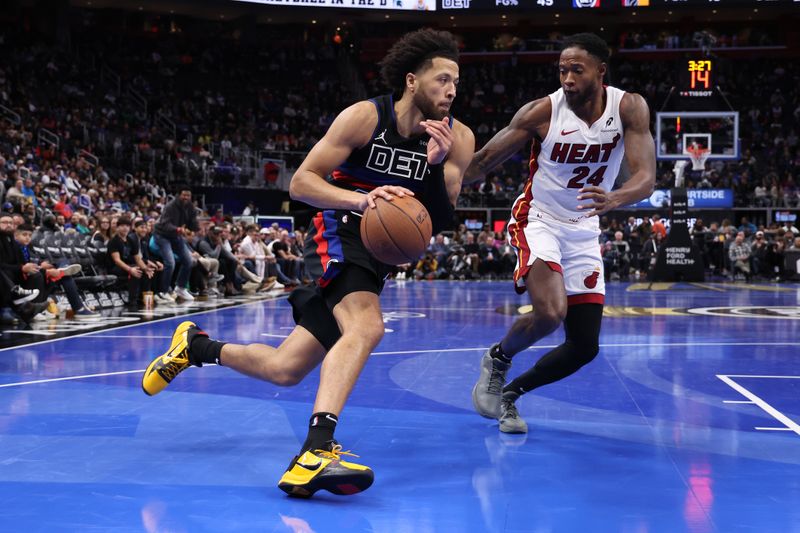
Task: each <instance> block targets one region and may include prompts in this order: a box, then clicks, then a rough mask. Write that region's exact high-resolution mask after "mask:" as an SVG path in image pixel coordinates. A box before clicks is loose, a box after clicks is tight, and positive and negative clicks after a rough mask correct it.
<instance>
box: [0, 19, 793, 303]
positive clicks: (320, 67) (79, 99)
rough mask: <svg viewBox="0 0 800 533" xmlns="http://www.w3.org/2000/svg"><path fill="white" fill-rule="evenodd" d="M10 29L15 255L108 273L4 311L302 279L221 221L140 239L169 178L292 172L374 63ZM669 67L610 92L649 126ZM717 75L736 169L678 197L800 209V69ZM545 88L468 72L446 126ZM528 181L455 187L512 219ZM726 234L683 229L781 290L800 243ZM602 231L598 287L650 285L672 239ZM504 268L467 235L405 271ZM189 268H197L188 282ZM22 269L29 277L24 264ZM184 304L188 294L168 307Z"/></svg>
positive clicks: (786, 65) (481, 131) (1, 80)
mask: <svg viewBox="0 0 800 533" xmlns="http://www.w3.org/2000/svg"><path fill="white" fill-rule="evenodd" d="M2 33H3V38H2V39H0V52H2V53H3V56H4V58H5V59H6V61H4V64H3V65H2V67H0V105H2V108H0V109H1V110H2V117H3V118H2V119H0V205H2V211H3V212H6V213H9V214H14V215H16V216H15V217H13V219H12V222H13V228H12V229H11V230H10V231H11V233H10V235H13V234H14V232H16V231H17V230H19V232H20V235H19V239H16V237H15V240H17V241H18V242H22V243H24V241H25V240H26V239H28V238H29V237H30V239H31V242H32V243H33V244H34V245H35V244H36V243H37V242H40V239H41V238H44V237H46V236H47V234H60V235H64V236H69V235H78V236H81V238H82V239H84V240H87V239H88V240H96V239H95V237H98V236H102V238H99V239H97V240H99V241H102V246H105V247H106V249H108V245H109V242H110V241H114V245H113V246H112V247H111V248H112V249H113V252H112V253H111V254H108V253H107V252H106V255H107V256H108V257H107V260H105V263H104V264H102V265H100V264H93V265H91V266H92V267H93V268H96V269H97V272H93V273H87V272H84V271H75V268H74V264H73V263H69V262H64V261H65V260H66V259H69V258H62V259H63V260H64V261H62V263H61V264H52V263H51V262H49V261H48V259H47V258H42V257H40V258H39V263H38V267H39V268H37V269H36V270H37V271H39V270H41V271H42V272H43V273H42V279H43V280H44V281H43V284H42V283H40V282H36V283H35V284H32V283H28V285H30V287H29V288H25V287H23V285H24V284H21V283H19V282H18V280H13V279H12V280H10V281H9V280H3V283H4V284H8V286H7V289H8V291H9V292H7V293H6V294H11V292H10V291H12V290H13V291H17V292H15V293H14V294H15V295H16V296H15V297H14V300H15V301H16V300H20V299H24V298H27V297H29V296H30V295H31V294H32V292H31V293H26V294H23V293H22V292H19V291H23V290H28V291H36V292H37V294H36V296H34V297H33V298H31V299H29V300H27V301H25V302H20V303H19V304H14V305H22V304H30V305H28V306H27V307H26V309H27V310H28V311H31V309H33V310H39V311H41V309H40V307H41V306H40V305H39V306H35V307H33V308H31V306H32V305H34V304H42V303H46V302H47V301H48V296H47V293H48V292H51V291H52V290H54V289H55V290H58V291H63V292H64V293H65V294H66V296H68V297H69V298H68V299H69V300H70V302H69V303H70V304H71V308H72V311H74V312H75V313H76V314H80V313H85V314H87V316H89V315H91V314H92V308H93V307H97V306H95V305H86V302H85V301H83V300H78V299H76V298H75V291H74V290H73V288H72V287H71V282H69V281H62V280H63V279H65V278H66V279H67V280H69V279H71V278H76V279H80V278H81V277H89V275H90V274H99V275H103V276H115V277H117V278H120V279H126V278H135V279H137V280H140V281H139V282H137V283H132V282H131V283H128V282H126V283H127V285H129V286H128V289H130V290H129V291H127V292H126V291H123V292H126V294H127V295H128V303H129V304H131V305H139V304H140V303H143V302H142V301H140V299H139V296H140V294H141V293H142V292H150V291H151V290H152V292H154V294H155V296H154V299H155V300H156V302H157V303H162V304H170V303H171V301H170V300H175V299H176V297H178V299H188V298H187V296H189V297H191V296H192V294H193V293H194V294H210V295H213V294H215V293H217V292H220V293H223V294H236V293H238V292H239V291H242V290H248V291H251V292H252V291H253V290H270V289H272V288H274V287H278V286H280V285H284V286H286V285H288V286H291V285H293V284H296V283H299V282H301V281H304V279H303V278H304V277H305V272H304V269H303V265H302V259H301V257H302V254H301V253H300V250H299V247H298V242H301V240H300V241H298V240H297V239H302V231H299V232H295V233H292V234H290V233H288V232H287V234H286V235H281V234H280V233H278V232H277V230H274V229H267V230H266V231H265V232H263V233H262V231H263V230H260V229H259V228H257V227H255V228H254V227H250V228H248V227H246V226H244V225H241V224H234V223H233V221H232V220H231V219H228V220H222V219H215V220H214V221H213V222H209V223H202V224H198V225H197V227H195V228H189V227H187V228H186V233H184V234H183V235H181V240H182V242H184V244H185V246H186V248H185V249H184V248H183V247H181V245H177V244H175V243H174V242H172V241H170V242H169V243H168V245H165V244H164V241H163V240H162V241H161V244H159V243H158V242H156V243H155V245H153V246H150V241H151V240H155V241H158V239H156V238H155V237H157V236H153V235H151V234H152V233H153V232H154V231H155V226H156V221H158V220H159V218H160V217H162V216H163V213H164V211H165V208H166V206H167V205H168V204H169V203H170V202H173V201H175V199H174V197H173V196H171V195H168V194H167V192H168V189H171V188H172V187H171V183H174V182H177V181H180V182H183V183H199V182H201V181H202V179H203V178H204V177H207V176H208V175H209V173H210V174H211V175H212V176H213V177H214V181H216V182H218V183H225V184H227V183H233V184H244V183H246V180H244V179H239V178H240V176H239V173H240V172H241V170H242V164H243V161H244V159H243V157H242V155H243V154H249V155H248V157H250V158H251V159H253V158H255V159H259V161H258V162H257V163H253V165H252V167H253V168H256V167H257V166H258V165H260V164H261V162H260V158H261V157H263V156H265V154H266V155H270V154H272V155H274V156H275V157H277V158H282V159H284V160H287V163H288V164H289V165H288V166H289V167H292V166H294V165H296V164H297V162H298V161H299V160H300V159H301V158H302V156H303V154H304V153H305V151H307V150H308V149H309V148H310V147H311V146H312V145H313V144H314V143H315V142H316V141H317V139H319V138H320V137H321V136H322V135H323V134H324V132H325V131H326V129H327V127H328V126H329V125H330V123H331V121H332V119H333V117H334V116H335V114H336V113H337V112H338V111H340V110H341V109H342V108H344V107H345V106H346V105H347V104H349V103H350V102H352V101H354V100H355V99H357V98H358V96H357V95H359V94H362V93H363V94H378V93H381V92H384V91H385V89H384V88H382V87H381V85H380V82H379V79H378V76H377V74H376V72H377V71H376V68H375V65H372V64H364V65H361V68H362V76H361V79H360V80H358V79H355V80H354V79H348V80H344V79H343V77H344V76H346V75H347V74H348V73H350V74H352V73H353V71H352V70H349V69H351V68H352V67H353V62H354V60H355V59H354V58H355V57H357V56H355V55H353V54H351V53H349V52H348V51H347V50H346V49H344V48H342V47H339V46H337V44H336V43H334V42H332V41H331V40H330V38H329V37H330V35H327V34H326V33H325V32H298V31H296V30H295V29H292V28H284V29H282V30H275V32H274V34H273V35H272V36H271V38H270V39H263V38H262V39H259V38H254V37H252V36H250V37H249V38H244V37H243V36H242V35H238V34H237V32H236V31H220V32H219V34H218V35H216V36H215V37H216V39H215V41H214V45H213V46H209V45H208V42H209V41H208V40H207V39H206V35H205V34H198V33H197V32H191V31H187V32H182V31H176V32H167V33H160V34H156V33H153V32H149V33H147V32H139V33H137V32H128V33H126V34H120V33H118V32H117V33H115V32H111V31H105V32H104V31H101V30H100V29H99V28H96V27H89V28H88V29H85V30H78V29H75V30H74V32H73V35H72V44H71V46H70V47H64V46H62V45H61V44H59V43H52V42H50V41H49V40H48V38H46V37H44V36H42V35H40V34H35V33H33V32H27V31H23V30H22V29H21V28H16V27H14V28H9V27H6V28H4V31H3V32H2ZM695 37H696V35H694V34H693V35H692V36H691V37H689V36H687V35H683V34H681V35H677V36H676V35H669V34H667V33H659V34H657V35H656V34H642V33H639V34H637V33H634V32H627V33H624V34H620V35H619V36H618V39H619V42H620V43H621V44H622V48H624V49H630V48H637V47H648V46H650V45H649V44H648V43H650V42H652V41H653V39H655V41H656V46H657V47H663V48H670V47H682V46H685V45H686V44H687V43H689V41H687V39H694V38H695ZM745 37H746V39H745ZM715 39H716V41H715V42H716V43H717V45H718V46H726V45H730V46H733V45H734V44H740V45H741V44H748V45H764V44H768V43H767V42H766V41H765V40H764V36H763V34H762V33H759V32H750V33H747V34H745V33H739V34H737V35H736V36H734V35H732V34H731V35H729V36H728V37H725V34H724V33H717V34H716V35H715ZM546 40H550V39H549V38H548V39H546ZM692 42H693V41H692ZM668 63H669V62H647V61H644V62H643V61H636V60H633V59H626V58H620V57H616V58H615V59H614V60H613V61H612V65H611V74H610V79H609V81H610V82H611V83H612V84H614V85H617V86H619V87H621V88H623V89H625V90H631V91H636V92H639V93H641V94H643V95H644V96H645V98H646V99H647V101H648V102H649V103H650V105H651V115H652V116H655V110H656V107H657V106H658V105H659V104H660V103H661V102H663V101H664V100H665V99H666V98H667V95H668V93H669V91H670V89H671V85H672V83H671V82H670V81H669V80H670V79H671V77H672V66H671V65H669V64H668ZM718 64H719V69H718V71H717V72H716V76H717V78H716V79H717V83H718V84H719V85H720V86H722V87H724V88H725V89H724V90H725V92H726V96H727V98H728V99H729V100H730V102H731V103H732V105H733V107H734V108H735V109H738V110H739V111H740V117H741V124H740V134H741V148H742V158H741V160H739V161H735V162H725V163H723V162H721V161H711V162H710V163H709V164H708V165H707V168H706V169H705V170H704V171H702V172H695V173H691V172H690V173H688V175H687V183H686V185H687V186H688V187H693V188H730V189H732V190H733V191H734V194H735V205H736V206H737V207H743V206H753V207H780V208H793V207H798V206H800V188H798V184H797V176H798V173H800V142H799V139H798V128H797V124H798V123H800V89H798V88H799V87H800V67H798V66H797V64H796V63H793V62H791V61H786V60H783V59H769V58H764V59H759V60H757V61H739V62H736V64H735V65H733V64H732V62H729V63H728V64H727V65H726V63H725V62H724V61H720V62H718ZM289 72H291V75H286V73H289ZM355 72H358V71H357V70H356V71H355ZM753 79H758V80H759V83H757V84H754V83H752V80H753ZM555 85H556V74H555V72H554V70H553V69H552V66H551V65H549V64H525V65H524V66H523V65H520V64H518V63H517V61H516V60H515V59H514V58H512V59H509V60H507V61H503V62H493V61H490V62H465V64H464V65H462V68H461V84H460V86H459V96H458V101H457V106H456V108H455V112H456V114H457V116H458V118H459V119H460V120H462V121H463V122H465V123H466V124H468V125H469V126H470V127H471V128H472V129H473V131H474V132H475V134H476V138H477V144H478V146H480V145H481V144H483V143H485V142H486V141H487V140H488V139H489V138H491V136H492V135H494V134H495V133H496V132H497V131H498V130H499V129H500V128H502V127H503V126H504V125H505V124H507V123H508V122H509V120H510V118H511V117H512V116H513V114H514V112H515V111H516V110H517V109H518V108H519V106H520V105H521V104H522V103H524V102H526V101H529V100H531V99H534V98H537V97H541V96H542V95H545V94H547V93H549V92H551V91H552V90H553V88H554V87H555ZM48 132H49V134H48ZM254 154H257V155H254ZM245 159H246V158H245ZM527 166H528V157H527V154H519V155H517V156H515V157H513V158H512V159H510V160H509V161H508V162H507V163H506V164H505V165H504V166H503V167H501V168H499V169H497V171H496V172H495V173H493V174H490V175H489V176H488V178H487V180H486V182H484V183H479V184H475V185H474V186H470V187H466V188H465V190H464V191H463V194H462V195H461V197H460V199H459V202H460V205H461V206H490V207H492V206H494V207H508V205H509V204H510V203H511V201H512V200H513V198H515V197H516V196H517V195H518V194H519V193H520V192H521V188H522V186H523V185H524V181H525V179H526V178H527V173H528V169H527ZM251 170H252V169H251ZM673 180H674V176H673V174H672V168H671V165H667V164H661V165H659V168H658V184H657V187H659V188H667V187H670V186H672V184H673ZM206 216H207V215H206ZM120 220H122V222H123V223H122V224H120ZM645 220H647V219H645ZM611 226H612V224H611V223H610V224H609V225H608V227H609V228H611ZM125 227H127V228H128V231H127V233H125V232H123V229H124V228H125ZM9 228H11V226H9ZM20 228H21V229H20ZM731 228H732V226H731V225H726V224H724V222H723V223H722V224H709V226H708V227H705V226H703V225H702V223H701V224H700V226H698V227H695V228H693V238H694V239H695V243H696V244H697V245H698V246H700V247H701V248H702V250H703V257H704V260H705V263H706V267H707V268H708V270H709V271H710V272H713V273H716V274H718V275H721V276H731V277H732V276H735V275H741V276H746V277H748V278H762V279H775V278H779V277H780V276H781V272H780V268H781V267H780V260H779V256H780V254H781V253H782V252H783V251H784V250H787V249H789V248H791V247H792V246H795V247H796V245H797V243H796V242H795V241H794V240H793V238H792V237H793V236H794V235H795V234H796V228H793V227H789V226H787V227H779V226H778V225H777V224H770V225H768V226H767V227H763V228H757V229H755V230H753V231H747V229H745V230H744V234H743V236H742V238H741V239H739V238H738V237H737V236H736V234H735V233H733V234H732V233H731V231H732V229H731ZM758 231H760V232H762V234H761V236H760V237H759V236H758V235H757V232H758ZM118 232H122V233H118ZM620 232H621V236H620V235H619V233H620ZM28 233H30V236H28V235H27V234H28ZM123 233H124V234H123ZM140 234H141V235H140ZM604 235H605V237H604V239H603V241H602V242H601V243H600V245H601V246H602V247H603V253H604V260H606V262H607V265H608V266H609V268H608V269H607V274H608V275H609V277H610V278H612V277H613V278H615V279H616V277H619V278H620V279H629V278H631V277H634V278H635V277H637V276H639V277H640V276H646V275H647V274H646V272H647V271H648V270H649V269H648V265H649V263H650V261H651V259H652V254H653V253H654V252H655V251H656V250H657V248H658V245H659V243H660V241H661V240H663V236H662V235H661V233H660V232H655V233H653V232H649V231H648V232H645V231H644V230H643V229H642V228H641V227H637V228H633V227H631V226H630V224H628V223H626V224H619V227H618V228H613V231H611V232H610V233H609V232H606V233H604ZM134 236H138V237H137V238H138V239H139V241H140V242H139V246H138V251H139V253H138V254H137V253H132V251H134V250H136V249H137V247H135V246H133V245H128V244H127V243H128V241H131V242H133V240H135V239H134ZM701 236H702V237H701ZM115 239H116V240H115ZM293 239H294V240H293ZM739 241H741V242H739ZM81 242H83V241H81ZM732 243H735V245H734V244H732ZM145 244H147V246H145ZM25 246H28V245H26V244H22V247H23V248H24V247H25ZM167 246H169V247H170V248H172V250H173V253H174V255H175V256H176V257H177V260H173V257H172V254H170V253H168V252H166V250H167ZM276 246H277V250H276V251H273V248H275V247H276ZM745 248H749V255H748V256H747V257H745V254H744V252H743V250H744V249H745ZM731 250H733V252H731ZM151 252H152V256H151ZM114 254H116V255H114ZM164 257H166V259H165V258H164ZM76 259H80V258H76ZM513 261H514V257H513V251H512V250H511V249H510V248H509V247H508V245H507V244H506V243H505V239H504V235H503V234H495V233H493V232H490V231H482V232H475V233H473V232H469V231H465V229H464V228H462V229H460V230H459V231H457V232H455V233H454V234H452V235H446V236H445V235H442V236H437V238H436V239H435V242H434V244H433V245H432V247H431V249H430V251H429V253H428V254H426V255H425V256H424V257H423V258H421V260H420V262H419V263H418V264H414V265H409V266H408V268H407V270H405V271H404V272H403V273H402V274H401V275H406V276H408V277H416V278H419V279H423V278H425V279H431V278H437V279H438V278H454V279H475V278H503V277H508V276H509V275H510V273H511V270H512V269H513ZM170 263H172V264H170ZM78 264H80V263H78ZM183 264H187V265H189V266H188V267H187V269H188V270H189V271H190V274H189V276H188V281H186V283H184V281H185V280H184V276H185V275H186V272H185V271H183V272H182V271H181V265H183ZM70 267H73V268H72V269H71V270H70ZM745 267H746V268H745ZM64 269H66V270H64ZM776 269H777V270H776ZM28 270H31V273H33V267H29V268H28ZM179 272H180V273H181V275H180V278H179V279H175V278H177V277H178V273H179ZM126 275H127V276H126ZM159 276H160V278H159ZM54 278H58V279H55V281H53V279H54ZM145 278H146V279H145ZM165 280H166V281H165ZM84 281H86V280H84ZM175 282H177V286H176V284H175ZM87 283H88V282H87ZM78 285H80V284H78ZM133 285H136V286H135V287H134V286H133ZM84 286H86V284H85V283H84ZM217 287H220V289H218V288H217ZM178 289H184V290H185V292H183V293H182V294H178V293H177V292H176V291H178ZM81 290H82V289H80V288H79V290H78V292H80V291H81ZM179 292H182V291H179ZM17 296H18V297H17ZM79 296H80V295H79ZM80 297H81V298H82V296H80ZM181 297H182V298H181ZM12 304H13V302H12ZM65 305H66V304H65ZM52 311H54V309H53V308H52V307H51V313H52ZM23 314H25V313H23ZM28 314H29V313H28ZM52 314H55V313H52Z"/></svg>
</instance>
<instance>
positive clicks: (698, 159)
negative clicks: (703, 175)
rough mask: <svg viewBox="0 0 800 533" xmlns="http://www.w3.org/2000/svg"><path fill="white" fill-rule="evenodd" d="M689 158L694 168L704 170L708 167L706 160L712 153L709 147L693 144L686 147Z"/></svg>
mask: <svg viewBox="0 0 800 533" xmlns="http://www.w3.org/2000/svg"><path fill="white" fill-rule="evenodd" d="M686 151H687V152H688V153H689V159H690V160H691V161H692V170H703V169H705V168H706V160H707V159H708V156H709V155H711V154H710V151H709V150H708V148H703V147H702V146H696V145H692V146H689V147H688V148H686Z"/></svg>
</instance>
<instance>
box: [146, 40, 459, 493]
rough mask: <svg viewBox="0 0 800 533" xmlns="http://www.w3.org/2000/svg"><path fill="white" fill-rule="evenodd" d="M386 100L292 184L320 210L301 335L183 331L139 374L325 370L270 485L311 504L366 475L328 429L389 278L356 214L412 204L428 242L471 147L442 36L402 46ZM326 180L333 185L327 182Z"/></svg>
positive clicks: (337, 137)
mask: <svg viewBox="0 0 800 533" xmlns="http://www.w3.org/2000/svg"><path fill="white" fill-rule="evenodd" d="M381 67H382V68H381V72H382V75H383V78H384V81H385V82H386V83H387V85H389V86H390V87H391V88H392V89H393V91H394V94H390V95H386V96H382V97H379V98H375V99H373V100H367V101H362V102H358V103H356V104H354V105H352V106H350V107H349V108H347V109H345V110H344V111H342V112H341V113H340V114H339V116H338V117H337V118H336V120H334V122H333V124H332V125H331V127H330V129H329V130H328V132H327V133H326V134H325V136H324V137H323V138H322V139H321V140H320V141H319V142H318V143H317V144H316V146H314V147H313V148H312V149H311V151H310V152H309V154H308V156H307V157H306V159H305V160H304V161H303V163H302V164H301V165H300V168H298V169H297V172H296V173H295V175H294V176H293V177H292V181H291V184H290V187H289V192H290V194H291V196H292V198H293V199H295V200H301V201H303V202H306V203H308V204H310V205H312V206H315V207H317V208H319V209H320V212H319V213H317V215H316V216H315V217H314V219H313V222H312V224H311V227H310V229H309V233H308V236H307V238H306V242H305V258H306V267H307V268H308V270H309V273H310V274H311V275H312V276H313V277H314V278H315V279H316V283H315V284H314V286H308V287H300V288H297V289H295V290H294V291H293V292H292V294H291V296H290V298H289V301H290V303H291V305H292V309H293V314H294V319H295V321H296V323H297V326H296V327H295V328H294V330H293V331H292V333H291V334H290V335H289V337H288V338H287V339H286V340H285V341H284V342H283V343H282V344H281V345H280V346H279V347H278V348H273V347H271V346H266V345H263V344H249V345H241V344H233V343H223V342H219V341H214V340H211V339H210V338H209V337H208V334H206V333H205V332H203V331H201V330H200V329H199V328H198V327H197V326H196V325H195V324H194V323H192V322H183V323H182V324H180V325H179V326H178V328H177V329H176V331H175V333H174V334H173V337H172V344H171V345H170V347H169V350H167V352H165V353H164V354H163V355H161V356H159V357H157V358H155V359H154V360H153V362H152V363H150V366H149V367H148V368H147V370H146V371H145V374H144V376H143V378H142V388H143V389H144V391H145V393H147V394H149V395H153V394H157V393H158V392H160V391H161V390H163V389H164V388H165V387H166V386H167V385H168V384H169V383H170V382H171V381H172V380H173V379H174V378H175V377H176V376H177V375H178V373H180V372H182V371H183V370H185V369H186V368H188V367H189V366H191V365H194V366H202V365H203V363H215V364H219V365H224V366H227V367H230V368H232V369H234V370H236V371H238V372H240V373H242V374H246V375H248V376H252V377H255V378H258V379H262V380H265V381H269V382H271V383H275V384H277V385H287V386H288V385H294V384H296V383H298V382H300V381H301V380H302V379H303V378H304V377H305V376H306V375H307V374H308V373H309V372H311V371H312V370H313V369H314V368H316V367H317V366H318V365H320V364H322V368H321V371H320V384H319V388H318V390H317V397H316V401H315V402H314V408H313V414H312V415H311V419H310V421H309V428H308V436H307V438H306V440H305V442H304V443H303V445H302V446H301V447H300V451H299V453H298V455H297V456H295V457H294V459H292V461H291V463H290V464H289V467H288V468H287V470H286V472H285V473H284V475H283V477H282V478H281V479H280V481H279V483H278V486H279V487H280V488H281V489H282V490H284V491H285V492H287V493H288V494H290V495H293V496H298V497H310V496H311V495H312V494H313V493H314V492H316V491H317V490H320V489H325V490H328V491H330V492H332V493H334V494H354V493H357V492H360V491H363V490H365V489H367V488H368V487H369V486H370V485H371V484H372V482H373V472H372V470H371V469H370V468H369V467H367V466H364V465H360V464H356V463H352V462H349V461H344V460H342V456H343V455H352V454H348V453H347V452H343V451H342V446H341V445H339V444H338V443H337V441H336V440H335V438H334V429H335V428H336V424H337V422H338V420H339V415H340V413H341V411H342V409H343V408H344V404H345V402H346V401H347V398H348V396H349V395H350V392H351V391H352V389H353V386H354V385H355V382H356V379H357V378H358V376H359V374H360V372H361V369H362V368H363V367H364V364H365V363H366V360H367V358H368V357H369V354H370V353H371V352H372V350H373V349H374V348H375V346H376V345H377V344H378V342H380V340H381V338H382V337H383V333H384V325H383V316H382V313H381V306H380V302H379V300H378V295H379V294H380V292H381V290H382V288H383V282H384V279H385V277H386V275H387V273H389V271H390V267H389V266H388V265H385V264H382V263H379V262H378V261H377V260H375V259H374V258H373V257H372V256H371V255H370V254H369V253H368V252H367V250H366V249H365V248H364V245H363V243H362V242H361V236H360V232H359V225H360V218H361V213H362V212H363V211H364V210H366V209H373V208H374V207H375V199H376V198H384V199H386V200H389V201H391V200H392V199H393V198H394V197H395V196H397V197H402V196H405V195H414V196H417V197H418V198H419V199H420V200H421V201H422V202H423V204H424V205H425V206H426V207H427V209H428V211H429V213H430V216H431V222H432V224H433V227H434V231H439V230H441V229H444V228H445V227H447V226H448V225H449V224H450V223H451V222H452V219H453V215H454V212H453V211H454V206H455V202H456V198H457V196H458V193H459V191H460V190H461V180H462V178H463V175H464V172H465V170H466V169H467V167H468V166H469V163H470V161H471V159H472V155H473V152H474V148H475V138H474V136H473V134H472V131H470V129H469V128H467V127H466V126H464V125H463V124H461V123H460V122H458V121H456V120H454V119H453V118H452V117H451V116H450V107H451V105H452V104H453V100H454V99H455V96H456V87H457V85H458V47H457V44H456V42H455V40H454V39H453V36H452V35H451V34H449V33H447V32H439V31H434V30H431V29H423V30H419V31H415V32H412V33H409V34H407V35H405V36H404V37H402V38H401V39H400V40H399V41H398V42H397V43H395V44H394V45H393V46H392V48H391V49H390V50H389V51H388V53H387V55H386V57H385V58H384V60H383V61H382V64H381ZM328 176H330V178H328Z"/></svg>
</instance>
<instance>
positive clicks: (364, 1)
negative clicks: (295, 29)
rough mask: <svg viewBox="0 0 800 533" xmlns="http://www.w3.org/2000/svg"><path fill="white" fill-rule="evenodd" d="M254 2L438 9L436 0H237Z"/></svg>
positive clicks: (303, 5) (297, 5) (315, 5)
mask: <svg viewBox="0 0 800 533" xmlns="http://www.w3.org/2000/svg"><path fill="white" fill-rule="evenodd" d="M236 1H237V2H249V3H252V4H264V5H270V6H295V7H338V8H340V9H341V8H344V9H386V10H393V11H436V0H236Z"/></svg>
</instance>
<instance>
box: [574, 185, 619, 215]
mask: <svg viewBox="0 0 800 533" xmlns="http://www.w3.org/2000/svg"><path fill="white" fill-rule="evenodd" d="M579 192H580V194H579V195H578V200H591V201H592V203H590V204H583V205H579V206H578V210H581V211H586V210H589V209H591V210H592V211H591V212H589V213H587V214H586V215H584V216H585V217H587V218H588V217H593V216H597V215H602V214H603V213H606V212H608V211H611V210H612V209H614V208H615V207H617V203H618V202H615V200H614V196H613V193H611V192H606V191H605V190H603V189H602V188H600V187H594V186H591V185H589V186H586V187H584V188H582V189H581V190H580V191H579Z"/></svg>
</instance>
